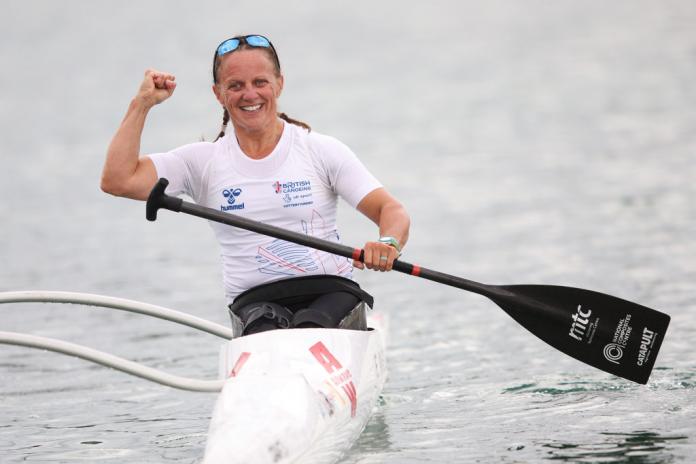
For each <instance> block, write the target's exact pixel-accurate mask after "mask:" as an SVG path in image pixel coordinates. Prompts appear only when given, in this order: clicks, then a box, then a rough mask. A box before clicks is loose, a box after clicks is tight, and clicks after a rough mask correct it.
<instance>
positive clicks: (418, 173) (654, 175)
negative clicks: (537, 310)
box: [0, 0, 696, 463]
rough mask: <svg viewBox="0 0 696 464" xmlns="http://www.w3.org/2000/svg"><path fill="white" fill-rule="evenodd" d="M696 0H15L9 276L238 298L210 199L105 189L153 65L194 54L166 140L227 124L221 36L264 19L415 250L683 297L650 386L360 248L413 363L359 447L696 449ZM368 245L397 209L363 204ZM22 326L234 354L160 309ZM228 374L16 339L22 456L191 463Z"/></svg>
mask: <svg viewBox="0 0 696 464" xmlns="http://www.w3.org/2000/svg"><path fill="white" fill-rule="evenodd" d="M694 24H696V6H695V5H694V4H693V2H689V1H674V0H668V1H663V2H659V3H658V2H650V1H647V0H637V1H624V0H619V1H615V2H610V3H607V2H600V1H595V0H591V1H585V2H577V1H570V0H562V1H555V2H550V1H542V0H524V1H520V2H505V1H501V0H494V1H491V2H473V1H461V0H460V1H435V2H429V3H419V4H411V3H405V2H397V1H392V0H389V1H381V2H369V1H363V0H357V1H351V2H317V1H286V2H269V1H265V0H258V1H228V2H222V1H201V2H195V3H194V2H178V1H166V2H165V1H159V0H153V1H149V2H146V3H142V4H139V5H138V6H136V5H135V4H132V5H130V6H124V5H121V4H118V3H114V2H105V1H93V2H87V1H79V0H71V1H65V2H50V1H38V0H29V1H21V2H20V1H16V0H11V1H8V2H5V3H4V8H3V14H2V15H1V16H0V39H1V40H0V57H1V58H2V72H1V73H0V102H1V103H0V159H1V160H2V163H1V166H0V221H1V222H0V291H11V290H28V289H45V290H68V291H79V292H89V293H100V294H107V295H112V296H117V297H122V298H130V299H136V300H141V301H145V302H148V303H153V304H159V305H163V306H167V307H172V308H174V309H178V310H183V311H186V312H190V313H192V314H194V315H197V316H199V317H204V318H206V319H210V320H214V321H216V322H219V323H223V324H226V323H227V316H226V311H225V308H224V298H223V292H222V284H221V274H220V269H219V258H218V249H217V245H216V243H215V241H214V238H213V236H212V233H211V231H210V229H209V227H208V226H207V224H205V223H204V222H203V221H200V220H196V219H193V218H191V217H185V216H180V215H174V214H171V213H170V214H166V213H165V214H161V215H160V219H158V221H157V222H155V223H149V222H147V221H145V218H144V215H145V209H144V204H143V203H140V202H135V201H130V200H125V199H117V198H114V197H110V196H108V195H106V194H104V193H102V192H101V191H100V190H99V177H100V172H101V166H102V163H103V160H104V155H105V152H106V147H107V146H108V143H109V141H110V138H111V136H112V134H113V133H114V131H115V130H116V128H117V127H118V125H119V123H120V120H121V118H122V117H123V115H124V114H125V111H126V108H127V106H128V103H129V102H130V99H131V98H132V96H133V95H134V94H135V91H136V90H137V88H138V85H139V83H140V81H141V78H142V75H143V72H144V71H145V69H147V68H149V67H152V68H156V69H159V70H164V71H168V72H171V73H174V74H175V75H176V76H177V82H178V87H177V89H176V93H175V95H174V97H173V98H172V99H170V100H169V101H167V102H166V103H165V104H163V105H161V106H159V107H157V108H155V109H154V110H153V111H152V112H151V113H150V117H149V119H148V124H147V127H146V130H145V134H144V137H143V140H142V151H143V152H144V153H148V152H159V151H164V150H168V149H171V148H175V147H177V146H180V145H183V144H186V143H190V142H193V141H197V140H201V139H206V140H212V139H213V138H214V137H215V135H216V134H217V132H218V131H219V124H220V121H221V111H220V108H219V104H218V103H217V102H216V100H215V99H214V96H213V94H212V91H211V83H212V76H211V69H210V68H211V64H212V55H213V51H214V49H215V46H216V45H217V44H218V43H219V42H221V41H222V40H224V39H226V38H228V37H230V36H233V35H237V34H247V33H261V34H264V35H266V36H268V37H269V38H270V39H271V40H272V41H273V43H274V45H275V47H276V49H277V50H278V53H279V57H280V62H281V65H282V66H283V71H284V74H285V89H284V93H283V96H282V98H281V101H280V105H281V109H282V111H285V112H286V113H288V114H289V115H290V116H292V117H295V118H298V119H301V120H303V121H306V122H308V123H309V124H310V125H311V126H312V127H313V129H314V130H316V131H317V132H321V133H325V134H329V135H333V136H335V137H337V138H339V139H340V140H342V141H343V142H345V143H346V144H347V145H349V146H350V147H351V148H352V149H353V150H354V151H355V152H356V153H357V154H358V156H359V157H360V158H361V160H362V161H363V162H364V163H365V164H366V165H367V166H368V168H369V169H370V170H371V171H372V172H373V173H374V174H375V175H376V176H377V177H378V178H379V179H380V180H381V181H382V182H383V183H384V184H385V185H386V186H387V188H388V189H389V190H390V191H391V192H392V193H393V194H395V195H396V196H397V197H398V198H399V199H400V200H401V201H402V202H403V203H404V204H405V206H406V207H407V208H408V210H409V212H410V214H411V217H412V231H411V240H410V242H409V245H408V247H407V249H406V252H405V255H404V259H406V260H407V261H410V262H417V263H420V264H422V265H424V266H427V267H430V268H434V269H438V270H442V271H444V272H448V273H452V274H455V275H461V276H462V277H466V278H469V279H474V280H480V281H483V282H487V283H496V284H514V283H544V284H565V285H571V286H579V287H584V288H590V289H593V290H598V291H602V292H605V293H610V294H612V295H616V296H620V297H623V298H626V299H628V300H631V301H636V302H640V303H641V304H644V305H646V306H650V307H654V308H656V309H660V310H662V311H664V312H667V313H669V314H670V315H672V325H671V327H670V332H669V333H668V337H667V341H666V342H665V343H664V345H663V348H662V351H661V353H660V357H659V358H658V362H657V370H656V371H655V372H654V373H653V377H652V380H651V383H650V384H649V385H648V386H647V387H638V386H634V385H631V384H629V383H628V382H624V381H621V380H618V379H616V378H613V377H611V376H609V375H607V374H604V373H602V372H599V371H595V370H593V369H591V368H589V367H587V366H584V365H582V364H580V363H578V362H576V361H574V360H572V359H569V358H566V357H565V356H564V355H562V354H560V353H558V352H555V350H553V349H551V348H549V347H548V346H546V345H544V344H543V343H542V342H540V341H538V340H537V339H535V338H534V337H533V336H531V335H529V334H528V333H526V332H525V331H524V330H523V329H522V328H520V327H519V326H518V325H517V324H516V323H514V322H513V321H512V320H510V319H509V318H508V317H507V316H506V315H505V314H504V313H503V312H502V311H500V310H499V309H498V308H497V307H496V306H495V305H493V304H492V303H491V302H489V301H488V300H486V299H483V298H481V297H478V296H475V295H470V294H467V293H465V292H462V291H460V290H455V289H452V288H448V287H445V286H442V285H437V284H433V283H429V282H425V281H421V280H420V279H414V278H411V277H408V276H404V275H396V274H393V275H391V274H390V275H384V274H377V273H370V272H356V279H357V280H358V281H359V282H360V283H361V285H363V286H364V287H365V288H366V289H368V291H370V292H371V293H373V294H374V295H375V298H376V301H377V305H378V306H379V308H380V309H381V310H383V311H385V312H387V313H388V314H389V317H390V320H391V331H390V350H389V363H390V379H389V382H388V384H387V386H386V388H385V392H384V395H383V401H382V404H381V406H380V408H379V410H378V411H377V413H376V414H375V416H374V418H373V420H372V422H370V424H369V425H368V428H367V430H366V432H365V434H364V435H363V437H362V438H361V440H360V442H359V443H358V444H357V445H356V447H355V448H354V449H353V450H352V451H351V453H350V454H349V455H348V456H347V457H346V462H355V463H358V462H359V463H372V462H393V463H406V462H473V461H476V460H479V461H483V462H534V461H542V460H545V459H554V460H565V461H569V462H596V461H598V460H602V462H627V463H628V462H630V463H643V462H646V463H647V462H689V459H688V456H692V455H693V454H694V453H696V440H695V439H694V435H695V432H696V426H694V424H696V411H695V406H694V404H696V402H695V400H696V393H695V388H696V360H695V358H694V352H693V349H692V348H691V342H690V341H691V340H693V339H694V337H695V336H696V322H695V320H694V317H693V311H694V309H696V289H695V288H694V286H693V282H694V280H695V278H696V239H695V238H694V237H696V206H694V197H695V196H696V195H695V194H696V187H695V186H694V180H695V179H696V164H695V163H694V156H695V154H696V130H695V128H696V86H694V78H695V77H696V32H694ZM340 225H341V232H342V237H343V240H344V242H345V243H346V244H350V245H361V244H362V243H364V241H365V240H367V239H372V238H374V237H375V236H376V230H375V228H374V227H373V226H372V224H370V223H369V222H368V221H367V220H366V219H364V218H362V217H361V216H360V215H359V214H358V213H356V212H355V211H351V210H350V208H348V207H347V206H346V205H345V204H343V205H342V207H341V210H340ZM0 310H1V311H2V316H1V317H0V320H1V321H2V322H0V330H14V331H22V332H31V333H35V334H39V335H44V336H51V337H56V338H62V339H66V340H70V341H73V342H76V343H81V344H85V345H88V346H91V347H95V348H98V349H102V350H105V351H110V352H114V353H116V354H118V355H120V356H123V357H127V358H129V359H134V360H137V361H139V362H143V363H145V364H148V365H150V366H153V367H157V368H160V369H163V370H167V371H171V372H174V373H177V374H179V375H187V376H192V377H214V376H215V375H216V369H217V368H216V362H217V361H216V356H217V352H218V349H219V343H218V341H217V340H214V339H212V337H210V336H206V335H200V334H197V333H192V331H191V330H188V329H183V328H179V327H176V326H172V324H168V323H165V322H162V321H150V320H147V319H145V320H143V318H142V317H138V316H134V315H129V314H119V313H115V312H109V311H106V310H94V309H83V308H75V307H69V306H57V305H26V304H25V305H3V307H2V308H0ZM213 402H214V397H211V396H209V395H205V394H193V393H185V392H176V391H173V390H171V389H167V388H164V387H160V386H157V385H150V384H148V383H146V382H144V381H142V380H139V379H133V378H130V377H127V376H124V375H122V374H118V373H115V372H113V371H109V370H106V369H103V368H100V367H93V366H91V365H88V364H87V363H84V362H82V361H78V360H73V359H68V358H63V357H60V356H58V355H54V354H48V353H42V352H38V351H34V350H27V349H21V348H15V347H8V346H1V345H0V405H1V407H2V411H3V414H2V418H0V457H2V462H20V461H22V462H24V461H49V462H72V461H74V460H78V459H82V460H88V461H89V460H96V459H100V460H107V461H108V460H114V461H118V462H144V461H150V462H160V461H164V460H168V461H176V462H195V461H196V460H197V459H198V458H199V457H200V456H201V454H202V450H203V446H204V442H205V435H206V428H207V422H208V420H209V417H210V412H211V411H212V405H213Z"/></svg>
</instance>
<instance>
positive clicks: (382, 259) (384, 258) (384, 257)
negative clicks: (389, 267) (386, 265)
mask: <svg viewBox="0 0 696 464" xmlns="http://www.w3.org/2000/svg"><path fill="white" fill-rule="evenodd" d="M388 259H389V258H387V257H386V256H380V257H379V260H380V261H386V260H388Z"/></svg>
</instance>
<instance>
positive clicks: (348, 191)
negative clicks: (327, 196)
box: [310, 133, 382, 208]
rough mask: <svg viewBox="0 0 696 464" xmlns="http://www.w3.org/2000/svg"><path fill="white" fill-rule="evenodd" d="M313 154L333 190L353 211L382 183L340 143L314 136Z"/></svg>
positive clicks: (312, 136)
mask: <svg viewBox="0 0 696 464" xmlns="http://www.w3.org/2000/svg"><path fill="white" fill-rule="evenodd" d="M310 137H311V139H312V143H311V145H312V148H313V150H312V151H313V152H314V153H313V154H314V156H316V157H317V158H318V159H317V161H318V164H319V166H320V167H321V169H322V171H323V173H322V174H324V175H325V176H326V179H327V180H328V184H329V186H330V188H331V189H332V190H333V191H334V192H335V193H337V194H338V195H339V196H340V197H341V198H343V199H344V200H345V201H346V202H347V203H348V204H349V205H351V206H352V207H353V208H355V207H357V206H358V204H359V203H360V201H361V200H362V199H363V198H365V196H366V195H367V194H368V193H370V192H372V191H373V190H375V189H378V188H380V187H382V184H381V183H380V182H379V181H378V180H377V178H376V177H375V176H373V175H372V173H370V171H368V170H367V168H366V167H365V165H364V164H363V163H362V162H361V161H360V160H359V159H358V157H357V156H356V155H355V153H353V151H352V150H351V149H350V148H348V146H346V145H345V144H344V143H342V142H340V141H339V140H337V139H335V138H333V137H329V136H325V135H321V134H316V133H311V134H310Z"/></svg>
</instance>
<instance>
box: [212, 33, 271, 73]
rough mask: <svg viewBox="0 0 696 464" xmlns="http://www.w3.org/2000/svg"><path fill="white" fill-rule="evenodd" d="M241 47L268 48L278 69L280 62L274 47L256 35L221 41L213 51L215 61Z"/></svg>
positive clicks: (264, 38)
mask: <svg viewBox="0 0 696 464" xmlns="http://www.w3.org/2000/svg"><path fill="white" fill-rule="evenodd" d="M241 45H248V46H250V47H255V48H270V49H271V51H272V52H273V58H274V59H275V62H276V65H277V66H278V69H280V61H279V60H278V53H277V52H276V49H275V47H274V46H273V44H272V43H271V41H270V40H268V39H267V38H266V37H264V36H262V35H257V34H252V35H244V36H238V37H232V38H231V39H227V40H224V41H222V42H221V43H220V45H218V46H217V48H216V49H215V61H216V62H217V60H218V59H219V58H222V57H223V56H225V55H227V54H228V53H232V52H233V51H235V50H237V49H238V48H239V47H240V46H241Z"/></svg>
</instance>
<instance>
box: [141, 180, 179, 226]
mask: <svg viewBox="0 0 696 464" xmlns="http://www.w3.org/2000/svg"><path fill="white" fill-rule="evenodd" d="M168 185H169V181H168V180H167V179H165V178H161V179H159V180H158V181H157V183H156V184H155V186H154V187H153V188H152V191H150V195H149V196H148V197H147V204H146V205H145V217H146V218H147V220H148V221H156V220H157V211H158V210H159V209H160V208H164V209H168V210H171V211H175V212H177V213H178V212H180V211H181V205H182V203H183V200H182V199H181V198H176V197H172V196H169V195H167V194H166V193H164V191H165V189H166V188H167V186H168Z"/></svg>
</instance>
